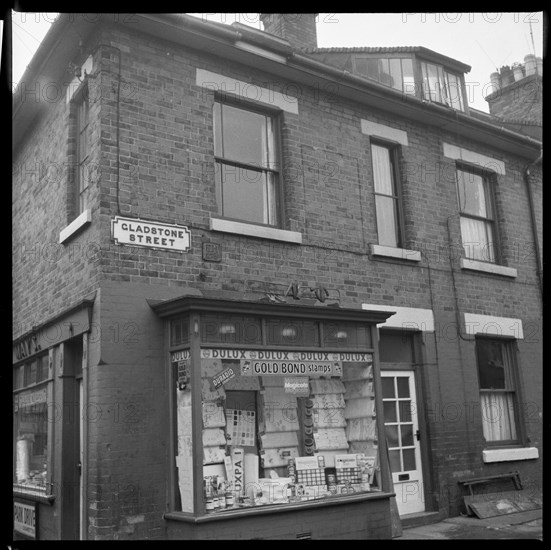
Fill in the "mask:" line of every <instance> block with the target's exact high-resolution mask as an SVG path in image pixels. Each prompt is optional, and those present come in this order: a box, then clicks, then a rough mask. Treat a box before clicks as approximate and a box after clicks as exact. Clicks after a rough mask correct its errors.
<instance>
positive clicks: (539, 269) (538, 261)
mask: <svg viewBox="0 0 551 550" xmlns="http://www.w3.org/2000/svg"><path fill="white" fill-rule="evenodd" d="M542 158H543V151H542V152H541V153H540V156H539V157H538V158H537V159H536V160H534V161H533V162H531V163H530V164H528V166H526V168H525V169H524V182H525V183H526V190H527V191H528V204H529V207H530V221H531V224H532V233H533V236H534V247H535V251H536V269H537V274H538V282H539V287H540V294H541V300H542V302H543V266H542V261H541V256H540V246H539V240H538V226H537V222H536V214H535V212H534V197H533V195H532V185H531V181H530V169H531V168H532V167H533V166H535V165H536V164H538V163H539V162H541V160H542Z"/></svg>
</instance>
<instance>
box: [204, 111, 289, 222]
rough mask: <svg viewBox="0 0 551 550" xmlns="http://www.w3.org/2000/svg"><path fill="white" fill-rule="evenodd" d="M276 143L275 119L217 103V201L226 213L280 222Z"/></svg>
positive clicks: (215, 123)
mask: <svg viewBox="0 0 551 550" xmlns="http://www.w3.org/2000/svg"><path fill="white" fill-rule="evenodd" d="M276 141H277V139H276V120H275V118H274V117H272V116H269V115H267V114H266V113H262V112H259V111H253V110H249V109H244V108H241V107H237V106H235V105H230V104H227V103H221V102H218V101H217V102H215V104H214V155H215V162H216V167H215V168H216V170H215V178H216V202H217V205H218V213H219V214H220V215H221V216H223V217H226V218H232V219H235V220H239V221H245V222H250V223H257V224H266V225H272V226H278V225H279V217H280V205H279V203H280V197H279V195H280V193H279V173H278V170H277V166H278V151H277V147H276Z"/></svg>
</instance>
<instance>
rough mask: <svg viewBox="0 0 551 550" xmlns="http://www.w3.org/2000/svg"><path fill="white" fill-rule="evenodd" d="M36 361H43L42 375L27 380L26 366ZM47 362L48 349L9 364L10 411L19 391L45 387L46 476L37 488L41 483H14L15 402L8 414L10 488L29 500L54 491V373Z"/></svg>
mask: <svg viewBox="0 0 551 550" xmlns="http://www.w3.org/2000/svg"><path fill="white" fill-rule="evenodd" d="M38 362H41V363H43V364H42V365H41V369H44V368H45V377H43V378H42V379H41V380H39V381H36V379H35V381H34V382H32V381H30V382H29V381H28V380H27V373H28V367H29V366H30V365H31V364H32V363H37V365H38ZM50 362H51V357H50V353H49V352H48V351H46V352H42V353H39V354H37V355H34V356H32V357H28V358H26V359H24V360H22V361H19V362H17V363H15V364H14V365H13V367H12V368H13V373H14V384H13V385H12V396H13V397H12V399H13V401H12V410H14V406H15V399H16V398H17V400H19V395H21V394H22V393H25V392H32V391H37V390H40V389H42V388H44V389H45V390H46V395H47V398H46V399H47V401H46V414H47V419H46V436H47V448H46V453H45V460H46V464H47V469H46V477H45V483H44V487H41V486H36V487H33V486H31V485H25V484H23V483H18V482H17V479H16V467H17V464H16V462H17V461H16V456H17V450H16V445H15V441H16V424H15V415H16V414H18V413H19V411H20V410H21V407H20V406H19V405H18V410H17V412H15V411H14V413H13V417H12V432H13V435H12V438H13V443H14V447H13V456H12V485H13V491H14V493H17V494H19V495H20V496H21V498H25V497H28V498H31V499H36V498H41V497H43V498H47V499H51V498H53V497H54V493H53V484H52V479H53V475H54V474H53V465H54V464H53V453H54V443H55V441H54V424H55V422H54V420H55V419H53V418H52V417H51V414H52V412H53V411H52V393H53V383H54V375H53V372H51V368H50ZM20 368H22V369H23V373H22V376H21V378H22V380H21V384H17V382H16V379H17V376H16V375H15V372H16V371H17V370H18V369H20Z"/></svg>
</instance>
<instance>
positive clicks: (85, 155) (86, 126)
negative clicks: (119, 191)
mask: <svg viewBox="0 0 551 550" xmlns="http://www.w3.org/2000/svg"><path fill="white" fill-rule="evenodd" d="M88 95H89V94H88V89H87V88H85V89H83V90H82V92H81V93H80V94H79V96H78V98H77V99H76V100H75V103H76V105H75V107H76V166H75V168H76V170H75V190H76V193H75V209H76V214H77V216H78V215H79V214H81V213H82V212H84V211H85V210H86V209H87V208H88V206H89V194H88V193H89V180H90V177H91V174H90V166H89V158H90V109H89V98H88Z"/></svg>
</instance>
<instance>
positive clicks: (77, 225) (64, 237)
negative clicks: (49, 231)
mask: <svg viewBox="0 0 551 550" xmlns="http://www.w3.org/2000/svg"><path fill="white" fill-rule="evenodd" d="M91 222H92V211H91V210H90V209H89V208H88V209H87V210H85V211H84V212H83V213H82V214H80V216H78V217H77V218H76V219H74V220H73V221H72V222H71V223H70V224H69V225H68V226H67V227H65V228H64V229H62V230H61V231H60V232H59V243H60V244H64V243H66V242H67V241H68V240H69V239H71V238H72V237H73V235H76V234H77V233H78V232H79V231H80V230H81V229H83V228H84V227H86V226H87V225H90V223H91Z"/></svg>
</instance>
